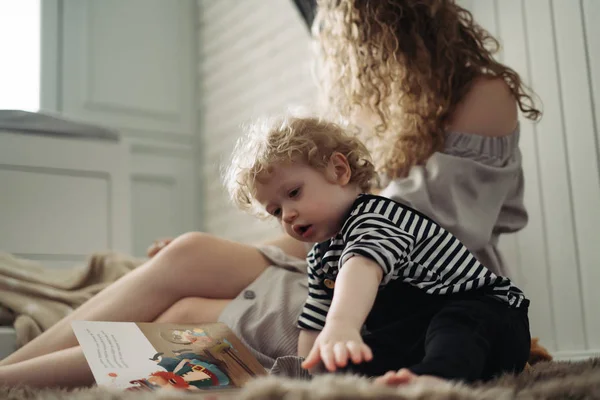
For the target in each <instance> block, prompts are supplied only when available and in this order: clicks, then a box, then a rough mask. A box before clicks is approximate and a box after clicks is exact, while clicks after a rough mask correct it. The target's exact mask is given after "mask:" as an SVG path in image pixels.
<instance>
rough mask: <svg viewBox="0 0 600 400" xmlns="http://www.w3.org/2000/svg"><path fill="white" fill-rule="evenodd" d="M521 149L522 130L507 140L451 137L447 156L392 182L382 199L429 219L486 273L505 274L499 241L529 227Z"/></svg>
mask: <svg viewBox="0 0 600 400" xmlns="http://www.w3.org/2000/svg"><path fill="white" fill-rule="evenodd" d="M518 146H519V129H518V128H517V129H516V130H515V132H513V133H512V134H510V135H508V136H503V137H488V136H481V135H474V134H464V133H456V132H452V133H448V134H447V139H446V147H445V150H444V151H443V152H438V153H435V154H434V155H433V156H431V157H430V158H429V160H428V161H427V163H426V164H425V165H422V166H416V167H413V168H412V169H411V171H410V174H409V175H408V177H406V178H403V179H396V180H393V181H391V182H389V184H388V185H387V186H386V188H385V189H384V190H383V191H382V192H381V193H380V195H382V196H386V197H389V198H391V199H393V200H396V201H398V202H401V203H404V204H407V205H409V206H411V207H413V208H415V209H417V210H419V211H421V212H422V213H424V214H426V215H428V216H429V217H430V218H432V219H434V220H435V221H436V222H437V223H439V224H440V225H441V226H443V227H444V228H445V229H447V230H448V231H450V232H451V233H453V234H454V235H455V236H456V237H458V238H459V239H460V240H461V241H462V242H463V243H464V244H465V245H466V246H467V247H468V248H469V249H470V250H471V251H473V252H474V253H476V255H480V257H478V258H479V259H480V261H481V262H483V263H484V264H488V265H487V266H488V268H490V269H492V270H493V271H494V272H501V273H502V272H505V271H504V267H503V266H502V265H501V263H502V261H501V259H500V258H499V257H496V255H497V250H496V249H495V246H496V244H497V240H498V235H499V234H501V233H509V232H515V231H518V230H520V229H522V228H523V227H524V226H525V225H526V224H527V213H526V211H525V207H524V205H523V170H522V166H521V152H520V150H519V147H518ZM490 253H494V255H491V254H490ZM496 258H497V259H496ZM490 264H492V265H490Z"/></svg>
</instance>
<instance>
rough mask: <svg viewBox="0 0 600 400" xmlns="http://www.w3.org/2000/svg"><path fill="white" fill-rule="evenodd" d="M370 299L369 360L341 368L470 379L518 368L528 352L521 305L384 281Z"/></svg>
mask: <svg viewBox="0 0 600 400" xmlns="http://www.w3.org/2000/svg"><path fill="white" fill-rule="evenodd" d="M389 285H392V287H390V286H388V287H386V288H385V289H384V290H382V291H381V292H380V293H379V294H378V296H377V299H376V301H375V306H374V307H373V309H372V311H371V313H370V314H369V316H368V318H367V321H366V324H365V325H366V328H367V330H368V331H369V333H367V334H365V335H364V336H363V340H364V341H365V343H366V344H368V345H369V346H370V347H371V349H372V351H373V360H372V361H371V362H368V363H362V364H359V365H350V366H349V367H348V368H346V369H344V371H343V372H354V373H359V374H363V375H367V376H379V375H382V374H384V373H385V372H387V371H394V370H398V369H400V368H408V369H410V370H411V371H413V372H414V373H416V374H418V375H434V376H438V377H441V378H446V379H456V380H463V381H467V382H473V381H477V380H488V379H491V378H493V377H494V376H496V375H499V374H501V373H503V372H520V371H522V370H523V368H524V367H525V364H526V362H527V359H528V357H529V350H530V340H531V338H530V334H529V320H528V317H527V309H526V308H525V309H513V308H509V307H508V306H507V305H506V304H505V303H502V302H500V301H498V300H495V299H493V298H490V297H489V296H485V295H484V294H483V293H471V294H468V295H460V296H458V295H452V296H433V295H428V294H426V293H425V292H424V291H422V290H420V289H417V288H415V287H412V286H410V285H408V284H405V283H401V282H398V283H393V282H390V284H389Z"/></svg>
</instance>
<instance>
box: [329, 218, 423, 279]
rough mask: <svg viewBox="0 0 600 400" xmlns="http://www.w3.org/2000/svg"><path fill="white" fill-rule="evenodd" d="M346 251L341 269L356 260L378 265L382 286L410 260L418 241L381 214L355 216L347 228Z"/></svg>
mask: <svg viewBox="0 0 600 400" xmlns="http://www.w3.org/2000/svg"><path fill="white" fill-rule="evenodd" d="M343 235H344V242H345V243H346V247H345V249H344V252H343V253H342V256H341V257H340V263H339V266H340V268H341V267H342V266H343V265H344V263H345V262H346V261H348V259H349V258H350V257H352V256H355V255H358V256H362V257H366V258H368V259H371V260H373V261H375V262H376V263H377V264H378V265H379V266H380V267H381V268H382V269H383V279H382V281H381V285H385V284H387V283H388V282H389V281H390V280H391V279H392V278H393V277H394V275H395V274H396V273H397V271H396V268H397V266H398V265H400V264H402V262H403V261H404V260H406V259H407V257H408V254H409V253H410V251H411V250H412V248H413V246H414V237H413V236H412V235H410V234H409V233H408V232H406V231H404V230H402V229H401V228H399V227H398V226H396V224H394V223H393V222H392V221H391V220H390V219H389V218H386V217H384V216H382V215H381V214H377V213H363V214H358V215H354V216H352V217H351V218H350V219H349V220H348V221H347V222H346V224H345V225H344V232H343Z"/></svg>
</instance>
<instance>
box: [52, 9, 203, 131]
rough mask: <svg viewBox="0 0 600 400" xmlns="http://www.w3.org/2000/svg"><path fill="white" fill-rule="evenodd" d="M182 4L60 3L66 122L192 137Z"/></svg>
mask: <svg viewBox="0 0 600 400" xmlns="http://www.w3.org/2000/svg"><path fill="white" fill-rule="evenodd" d="M193 10H194V5H193V2H192V1H190V0H170V1H164V0H126V1H123V0H102V1H96V0H63V8H62V19H61V25H62V28H61V29H60V33H61V41H62V66H61V71H60V76H61V79H60V81H61V86H62V92H61V95H60V99H59V108H60V111H61V112H63V113H64V114H65V115H67V116H73V117H76V118H80V119H84V120H86V121H89V122H95V123H99V124H103V125H111V126H113V127H115V128H117V129H119V130H120V131H121V132H123V133H125V134H132V135H138V136H152V135H155V136H156V135H164V134H166V135H173V136H191V135H193V133H194V124H193V121H194V118H193V116H192V113H193V112H194V105H193V98H194V96H193V91H194V88H195V85H194V82H195V80H194V75H193V74H194V71H193V68H192V65H193V64H192V62H193V55H194V54H195V52H194V45H193V44H194V43H195V40H194V34H195V32H194V28H193V18H192V15H193Z"/></svg>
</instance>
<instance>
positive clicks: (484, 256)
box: [0, 0, 540, 386]
mask: <svg viewBox="0 0 600 400" xmlns="http://www.w3.org/2000/svg"><path fill="white" fill-rule="evenodd" d="M314 27H315V36H316V39H317V40H316V44H317V48H318V50H319V51H318V57H317V61H318V71H320V73H319V81H320V87H321V93H322V94H323V97H324V99H325V100H326V105H327V108H328V110H329V111H331V112H332V113H334V114H336V115H339V116H340V117H342V118H344V119H347V120H349V121H351V122H354V123H355V124H356V125H357V126H358V127H359V128H358V134H359V135H360V136H361V138H362V139H363V140H364V141H365V142H366V144H367V145H368V146H369V147H370V150H371V151H372V153H373V156H374V159H375V160H376V162H377V167H378V169H379V171H380V172H381V173H382V174H384V175H385V177H386V178H387V179H386V181H387V184H386V185H385V187H383V189H382V191H381V193H380V194H382V195H384V196H389V197H392V198H394V199H395V200H398V201H401V202H405V203H408V204H410V205H411V206H412V207H414V208H416V209H418V210H420V211H422V212H424V213H425V214H427V215H429V216H430V217H432V218H433V219H435V220H437V221H438V222H439V223H440V224H441V225H442V226H444V227H445V228H446V229H448V230H449V231H451V232H452V233H453V234H454V235H456V236H457V237H458V238H459V239H461V240H462V241H463V242H464V243H465V244H466V245H467V247H469V249H470V250H471V251H473V252H474V253H475V254H476V255H477V257H478V258H479V259H480V261H482V262H483V263H484V264H485V265H486V266H488V268H490V269H492V270H493V271H494V272H498V273H506V267H505V265H504V264H503V262H502V259H501V257H500V255H499V253H498V250H497V247H496V244H497V240H498V235H499V234H501V233H507V232H514V231H517V230H519V229H521V228H523V227H524V226H525V224H526V221H527V214H526V212H525V209H524V206H523V202H522V193H523V178H522V170H521V155H520V151H519V148H518V138H519V129H518V119H517V118H518V115H517V114H518V112H517V107H519V108H520V109H521V111H522V112H523V113H524V115H525V116H526V117H527V118H531V119H537V118H538V117H539V115H540V112H539V111H538V110H537V109H536V108H535V105H534V104H533V101H532V98H531V97H530V96H529V95H528V94H527V93H526V91H525V88H524V86H523V85H522V83H521V80H520V78H519V76H518V75H517V74H516V73H515V72H514V71H513V70H511V69H510V68H508V67H506V66H504V65H502V64H500V63H498V62H496V61H494V59H493V58H492V54H493V51H491V50H488V49H487V48H486V47H485V46H486V45H493V46H494V47H497V46H496V45H497V43H496V41H495V40H494V39H493V38H491V37H490V36H489V35H488V34H487V32H485V31H484V30H482V29H481V28H480V27H479V26H477V25H476V24H475V23H474V22H473V20H472V17H471V14H470V13H469V12H467V11H466V10H464V9H462V8H461V7H459V6H457V5H456V4H455V3H454V1H451V0H429V1H419V0H388V1H383V0H382V1H377V2H368V1H364V0H323V1H320V2H319V10H318V14H317V18H316V21H315V24H314ZM154 250H156V249H154ZM306 251H307V249H306V247H305V246H304V245H303V244H302V243H300V242H296V241H294V240H293V239H290V238H289V237H282V238H280V239H277V240H275V241H273V242H271V243H269V244H268V246H260V247H254V246H248V245H243V244H239V243H233V242H230V241H227V240H223V239H219V238H216V237H212V236H209V235H206V234H201V233H188V234H185V235H182V236H180V237H178V238H177V239H175V240H174V241H173V242H172V243H170V244H169V245H168V246H166V247H165V248H164V249H162V250H161V251H160V252H158V254H156V255H155V256H154V257H153V258H152V259H150V260H149V261H148V262H147V263H145V264H144V265H142V266H140V267H139V268H138V269H136V270H135V271H133V272H131V273H129V274H128V275H126V276H125V277H123V278H122V279H120V280H119V281H117V282H115V283H114V284H113V285H111V286H110V287H109V288H107V289H106V290H104V291H102V292H101V293H99V294H98V295H97V296H95V297H94V298H92V299H91V300H89V301H88V302H87V303H85V304H84V305H83V306H81V307H80V308H79V309H77V310H76V311H75V312H73V313H72V314H71V315H70V316H69V317H67V318H65V319H64V320H62V321H60V322H59V323H57V324H56V325H55V326H53V327H52V328H51V329H49V330H48V331H47V332H45V333H44V334H42V335H41V336H39V337H38V338H36V339H35V340H34V341H32V342H31V343H29V344H28V345H26V346H24V347H23V348H22V349H20V350H18V351H17V352H15V353H14V354H13V355H11V356H9V357H8V358H6V359H5V360H3V361H2V362H1V364H0V365H1V366H0V382H2V383H3V384H7V385H13V384H16V383H25V384H31V385H37V386H81V385H88V384H91V383H92V382H93V378H92V375H91V372H90V370H89V367H88V366H87V363H86V361H85V359H84V357H83V354H82V352H81V349H80V348H79V347H78V346H77V341H76V339H75V337H74V335H73V333H72V331H71V328H70V322H71V321H72V320H74V319H87V320H113V321H133V320H135V321H159V322H167V321H168V322H182V323H183V322H195V323H203V322H213V321H217V320H219V321H223V322H225V323H227V324H228V325H229V326H231V327H232V328H233V330H234V331H235V332H236V333H237V334H238V335H239V336H240V337H241V338H242V339H243V341H244V342H245V343H246V344H247V345H249V346H250V347H251V348H252V349H253V351H254V354H255V355H256V356H257V357H258V358H259V360H260V361H261V362H262V363H263V365H265V366H266V367H269V366H270V365H272V363H273V361H274V359H275V358H276V357H279V356H284V355H289V354H295V353H296V346H297V340H298V330H297V329H296V328H295V320H296V318H297V316H298V314H299V312H300V308H301V304H302V302H303V301H304V299H305V297H306V290H307V289H306V283H305V282H306V279H305V275H304V274H305V263H304V261H303V258H304V257H305V255H306ZM199 260H201V261H199ZM284 300H285V301H284ZM265 332H271V333H272V334H271V335H268V336H267V335H265V334H264V333H265Z"/></svg>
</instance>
